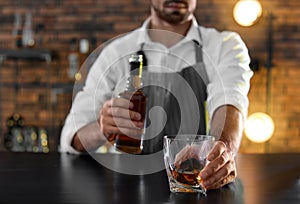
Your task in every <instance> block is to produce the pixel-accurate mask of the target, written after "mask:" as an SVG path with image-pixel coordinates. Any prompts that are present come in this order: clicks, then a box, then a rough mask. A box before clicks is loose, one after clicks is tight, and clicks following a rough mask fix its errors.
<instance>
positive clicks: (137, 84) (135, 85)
mask: <svg viewBox="0 0 300 204" xmlns="http://www.w3.org/2000/svg"><path fill="white" fill-rule="evenodd" d="M142 86H143V83H142V80H141V78H140V77H139V75H130V76H129V77H128V79H127V84H126V90H127V91H137V90H138V89H140V88H142Z"/></svg>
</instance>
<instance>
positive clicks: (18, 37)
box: [12, 13, 23, 48]
mask: <svg viewBox="0 0 300 204" xmlns="http://www.w3.org/2000/svg"><path fill="white" fill-rule="evenodd" d="M21 24H22V17H21V14H20V13H15V22H14V29H13V32H12V34H13V38H14V45H13V47H14V48H21V47H22V45H23V43H22V26H21Z"/></svg>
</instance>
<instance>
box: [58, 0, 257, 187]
mask: <svg viewBox="0 0 300 204" xmlns="http://www.w3.org/2000/svg"><path fill="white" fill-rule="evenodd" d="M196 4H197V0H180V1H175V0H170V1H168V0H151V15H150V17H149V18H148V19H147V20H146V22H145V23H144V24H143V26H142V27H141V28H140V29H137V30H136V31H134V32H132V33H130V34H128V35H125V36H122V37H120V38H118V39H116V40H114V41H113V42H111V43H110V44H109V45H108V46H107V47H105V48H104V49H103V51H102V52H101V54H100V55H99V57H98V59H97V60H96V62H95V63H94V65H93V67H92V68H91V70H90V72H89V76H88V78H87V81H86V85H85V87H84V89H83V91H82V92H80V93H78V94H77V96H76V98H75V100H74V102H73V106H72V109H71V112H70V114H69V115H68V117H67V119H66V123H65V126H64V128H63V132H62V136H61V150H62V151H66V152H84V151H91V150H94V149H97V148H98V147H99V146H101V145H102V144H103V143H104V142H105V141H107V138H109V137H110V136H111V135H112V134H122V133H125V134H128V135H138V134H140V133H141V132H142V131H143V124H142V123H141V122H133V121H131V120H130V117H131V118H134V119H136V120H139V118H140V117H141V116H140V115H139V114H138V113H135V112H132V111H129V114H128V106H129V104H128V101H126V100H124V99H116V98H112V94H113V92H114V90H116V86H117V84H118V82H119V81H121V79H122V77H124V76H125V75H126V74H127V73H128V70H127V68H126V60H127V59H128V55H127V54H129V53H134V52H136V51H137V50H140V49H142V50H143V51H145V54H146V56H147V58H148V59H147V61H148V68H149V69H148V71H149V73H150V74H151V73H157V72H166V73H168V72H172V73H175V72H176V73H180V76H183V78H184V79H185V80H187V81H189V82H191V81H193V80H194V81H195V80H196V78H194V75H197V74H198V68H192V69H184V70H183V68H184V67H186V66H189V65H192V64H200V65H201V66H200V68H199V69H202V68H203V69H204V70H205V72H206V74H207V80H200V81H203V83H202V82H201V83H200V82H199V80H198V79H197V80H196V81H197V83H198V82H199V83H200V85H201V86H202V85H203V87H202V88H198V85H195V86H192V84H193V83H190V85H191V86H192V89H193V90H195V89H196V92H197V93H198V92H199V93H200V95H201V93H202V92H205V94H206V92H207V108H208V112H209V116H210V118H211V120H210V134H211V135H213V136H215V137H216V138H217V139H218V141H217V142H216V145H215V146H214V148H213V150H212V151H211V153H210V154H209V156H208V158H207V159H208V160H209V161H210V163H209V164H208V165H207V166H206V167H205V169H203V171H202V172H201V178H202V181H203V185H204V187H205V188H206V189H216V188H220V187H222V186H224V185H225V184H228V183H230V182H232V181H233V180H234V179H235V177H236V176H237V172H236V166H235V160H234V157H235V155H236V153H237V152H238V149H239V145H240V141H241V137H242V130H243V121H244V118H245V117H246V114H247V108H248V99H247V93H248V91H249V81H250V78H251V76H252V72H251V70H250V69H249V66H248V65H249V62H250V59H249V56H248V52H247V48H246V47H245V45H244V43H243V42H242V40H241V39H240V37H239V36H238V35H237V34H235V33H232V32H218V31H216V30H215V29H207V28H204V27H201V26H198V25H197V22H196V20H195V17H194V15H193V13H194V11H195V8H196ZM195 44H196V45H197V46H198V48H197V46H195ZM195 47H196V48H195ZM199 50H200V51H201V54H200V55H199V54H197V53H198V52H199ZM195 53H196V54H195ZM197 56H198V57H197ZM202 58H203V59H202ZM198 62H199V63H198ZM202 65H203V66H202ZM162 67H167V69H164V70H162V69H163V68H162ZM160 69H161V70H160ZM203 69H202V70H203ZM186 70H188V71H187V72H190V71H191V72H193V73H192V74H188V75H189V76H190V77H191V78H189V77H187V78H185V74H182V72H185V71H186ZM195 70H196V72H195ZM160 74H162V75H163V74H165V73H160ZM155 76H159V75H155ZM163 76H164V77H165V76H166V75H163ZM168 77H169V76H168ZM154 78H155V77H154ZM204 78H205V77H204ZM159 81H162V80H159ZM164 81H166V80H164ZM198 89H199V90H198ZM200 89H202V90H200ZM150 95H151V94H150ZM196 97H197V94H196ZM150 98H151V97H150ZM183 101H189V100H188V99H186V100H183ZM201 103H202V101H201ZM187 106H189V105H188V104H187V105H186V104H185V106H184V110H187V111H190V112H191V114H193V110H194V109H191V108H190V107H187ZM180 108H181V106H180ZM201 110H203V109H201ZM172 111H173V110H172ZM175 112H176V111H175ZM184 112H185V111H184ZM184 112H183V113H184ZM200 112H201V111H200ZM202 112H203V111H202ZM170 113H171V112H170ZM172 113H173V112H172ZM172 113H171V114H172ZM129 115H130V117H129ZM201 117H202V119H201V118H200V121H203V114H202V115H201ZM173 118H176V117H173ZM176 122H178V121H175V123H176ZM179 122H180V121H179ZM169 123H171V122H170V121H169V122H168V121H167V124H166V126H168V125H169V126H168V127H174V126H177V125H173V126H172V125H171V124H169ZM117 124H119V125H117ZM120 124H121V125H120ZM176 124H177V123H176ZM178 124H180V123H178ZM168 127H167V128H165V130H166V129H167V130H166V131H165V132H163V133H169V132H168ZM187 129H188V128H187ZM199 129H202V130H201V131H200V133H203V128H201V127H200V128H199ZM95 130H96V131H95ZM177 130H178V129H176V130H173V129H172V128H171V129H170V131H171V132H172V131H175V132H176V131H177ZM148 132H150V131H148ZM183 133H185V130H183ZM157 138H158V139H157ZM153 144H154V146H161V145H162V144H161V135H160V136H159V137H156V138H154V140H153V141H152V142H151V144H149V146H150V148H149V151H150V152H151V148H152V146H153ZM151 145H152V146H151ZM152 150H154V151H157V149H156V148H152Z"/></svg>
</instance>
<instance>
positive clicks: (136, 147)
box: [114, 55, 146, 154]
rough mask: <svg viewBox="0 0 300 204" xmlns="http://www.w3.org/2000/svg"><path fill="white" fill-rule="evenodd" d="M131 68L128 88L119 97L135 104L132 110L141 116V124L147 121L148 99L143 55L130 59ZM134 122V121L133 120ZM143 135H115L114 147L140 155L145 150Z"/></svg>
mask: <svg viewBox="0 0 300 204" xmlns="http://www.w3.org/2000/svg"><path fill="white" fill-rule="evenodd" d="M129 62H130V66H131V74H130V77H129V78H128V80H127V87H126V90H125V91H124V92H123V93H120V94H119V97H121V98H126V99H128V100H130V101H131V102H132V103H133V108H132V109H131V110H133V111H135V112H138V113H140V114H141V119H140V120H139V121H140V122H143V123H144V121H145V114H146V97H145V95H144V93H143V91H142V89H141V88H142V82H141V71H142V62H143V61H142V55H133V56H131V57H130V59H129ZM131 120H132V119H131ZM142 137H143V133H142V134H141V135H139V136H130V135H120V134H119V135H115V136H114V140H115V141H114V142H115V143H114V146H115V148H116V149H117V150H120V151H122V152H126V153H129V154H140V153H142V150H143V138H142Z"/></svg>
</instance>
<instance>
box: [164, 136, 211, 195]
mask: <svg viewBox="0 0 300 204" xmlns="http://www.w3.org/2000/svg"><path fill="white" fill-rule="evenodd" d="M214 142H215V138H214V137H213V136H209V135H182V134H180V135H166V136H164V162H165V167H166V171H167V175H168V180H169V187H170V191H171V192H173V193H177V192H187V193H202V194H204V195H206V189H205V188H203V187H202V185H201V178H200V172H201V170H202V169H203V168H204V167H205V165H207V163H208V161H207V155H208V154H209V152H210V151H211V149H212V147H213V145H214Z"/></svg>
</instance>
